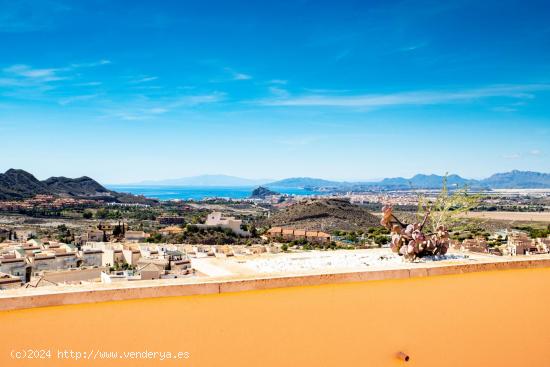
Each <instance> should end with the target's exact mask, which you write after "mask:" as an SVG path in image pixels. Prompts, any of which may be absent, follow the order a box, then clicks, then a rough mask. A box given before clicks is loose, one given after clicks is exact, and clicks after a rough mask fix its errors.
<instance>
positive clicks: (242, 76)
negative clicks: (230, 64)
mask: <svg viewBox="0 0 550 367" xmlns="http://www.w3.org/2000/svg"><path fill="white" fill-rule="evenodd" d="M249 79H252V77H251V76H250V75H248V74H243V73H235V74H234V75H233V80H249Z"/></svg>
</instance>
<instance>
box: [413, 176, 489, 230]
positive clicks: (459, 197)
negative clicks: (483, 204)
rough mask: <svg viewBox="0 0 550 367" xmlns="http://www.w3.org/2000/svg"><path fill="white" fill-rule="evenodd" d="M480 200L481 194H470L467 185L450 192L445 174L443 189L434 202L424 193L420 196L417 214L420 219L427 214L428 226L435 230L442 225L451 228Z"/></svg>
mask: <svg viewBox="0 0 550 367" xmlns="http://www.w3.org/2000/svg"><path fill="white" fill-rule="evenodd" d="M479 202H480V197H479V195H471V194H469V192H468V187H467V186H465V187H464V188H462V189H457V190H454V191H453V192H450V191H449V189H448V187H447V175H445V177H443V183H442V187H441V191H440V192H439V194H438V195H437V197H436V198H435V200H434V201H433V202H431V201H429V200H428V199H427V198H426V197H425V196H423V195H422V196H419V198H418V212H417V216H418V218H419V220H421V219H420V218H424V217H426V216H427V223H426V225H427V228H428V229H429V230H431V231H432V232H435V231H436V230H437V228H439V227H440V226H443V227H445V228H450V227H451V225H452V224H453V223H456V222H457V221H458V220H460V218H459V215H460V214H462V213H467V212H468V211H470V210H472V209H473V208H475V207H476V206H478V204H479Z"/></svg>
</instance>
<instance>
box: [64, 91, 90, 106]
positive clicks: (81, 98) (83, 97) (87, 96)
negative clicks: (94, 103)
mask: <svg viewBox="0 0 550 367" xmlns="http://www.w3.org/2000/svg"><path fill="white" fill-rule="evenodd" d="M97 96H98V95H97V94H85V95H80V96H71V97H66V98H62V99H60V100H59V101H58V103H59V104H60V105H62V106H65V105H68V104H71V103H75V102H81V101H88V100H90V99H94V98H96V97H97Z"/></svg>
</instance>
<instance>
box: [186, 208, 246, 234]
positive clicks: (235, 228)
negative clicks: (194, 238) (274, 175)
mask: <svg viewBox="0 0 550 367" xmlns="http://www.w3.org/2000/svg"><path fill="white" fill-rule="evenodd" d="M242 222H243V221H242V220H240V219H235V218H233V217H225V216H224V215H223V214H222V213H221V212H212V213H210V214H208V216H207V217H206V222H205V223H204V224H196V226H197V227H199V228H226V229H230V230H231V231H232V232H233V233H235V234H236V235H239V236H243V237H249V236H250V232H247V231H244V230H243V229H241V224H242Z"/></svg>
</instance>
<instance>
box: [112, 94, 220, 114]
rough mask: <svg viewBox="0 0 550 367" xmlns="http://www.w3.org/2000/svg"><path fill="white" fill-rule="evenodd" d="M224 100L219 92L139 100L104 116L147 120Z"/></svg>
mask: <svg viewBox="0 0 550 367" xmlns="http://www.w3.org/2000/svg"><path fill="white" fill-rule="evenodd" d="M224 99H225V93H221V92H214V93H210V94H197V95H185V96H178V97H171V98H166V99H163V100H160V101H158V100H157V101H149V100H146V99H145V100H143V99H141V100H140V101H135V102H131V103H128V104H127V105H126V106H125V107H124V108H117V109H114V110H110V111H107V112H106V116H107V117H108V116H114V117H116V118H119V119H122V120H127V121H137V120H149V119H153V118H155V117H158V116H159V115H163V114H166V113H169V112H174V111H177V110H180V109H182V108H193V107H197V106H200V105H205V104H213V103H218V102H221V101H223V100H224Z"/></svg>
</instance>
